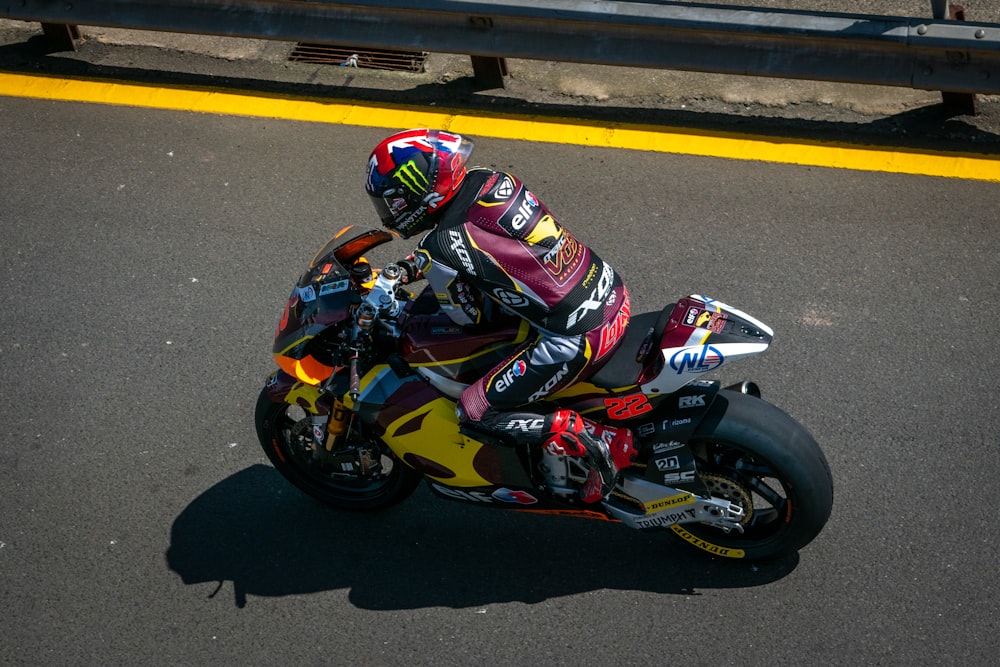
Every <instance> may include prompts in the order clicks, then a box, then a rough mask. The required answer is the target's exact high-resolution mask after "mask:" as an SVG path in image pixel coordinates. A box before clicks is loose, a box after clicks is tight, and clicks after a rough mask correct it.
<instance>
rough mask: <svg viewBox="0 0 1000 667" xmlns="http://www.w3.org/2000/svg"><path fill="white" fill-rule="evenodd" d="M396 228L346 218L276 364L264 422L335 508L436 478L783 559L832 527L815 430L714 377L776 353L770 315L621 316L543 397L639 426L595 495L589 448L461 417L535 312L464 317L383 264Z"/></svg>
mask: <svg viewBox="0 0 1000 667" xmlns="http://www.w3.org/2000/svg"><path fill="white" fill-rule="evenodd" d="M392 238H393V237H392V235H391V234H389V233H388V232H386V231H383V230H378V229H370V228H364V227H356V226H349V227H345V228H344V229H342V230H341V231H340V232H338V233H337V234H336V235H335V236H334V237H333V238H332V239H330V240H329V241H328V242H327V243H326V245H324V246H323V247H322V248H321V249H320V251H319V252H318V253H317V254H316V256H315V257H314V258H313V260H312V261H311V262H310V263H309V266H308V268H307V269H306V271H305V272H304V273H302V275H301V277H300V278H299V280H298V282H297V284H296V286H295V288H294V289H293V291H292V294H291V296H290V298H289V300H288V302H287V304H286V306H285V310H284V313H283V314H282V316H281V320H280V323H279V324H278V327H277V330H276V332H275V339H274V347H273V354H274V357H275V359H276V361H277V363H278V366H279V368H278V369H277V370H275V371H274V372H272V373H271V374H270V375H269V376H268V378H267V381H266V383H265V386H264V387H263V389H262V390H261V392H260V396H259V398H258V401H257V405H256V411H255V422H256V429H257V434H258V437H259V439H260V443H261V446H262V447H263V449H264V452H265V453H266V455H267V457H268V459H269V460H270V461H271V463H272V464H273V465H274V467H275V468H276V469H277V470H278V472H280V473H281V474H282V475H283V476H284V477H285V478H286V479H287V480H288V481H289V482H291V483H292V484H294V485H295V486H296V487H298V488H299V489H301V490H302V491H304V492H305V493H307V494H309V495H311V496H313V497H315V498H317V499H319V500H320V501H322V502H323V503H326V504H328V505H332V506H335V507H339V508H345V509H351V510H374V509H379V508H384V507H388V506H390V505H393V504H395V503H398V502H400V501H402V500H404V499H405V498H406V497H407V496H409V495H410V493H411V492H413V490H414V489H415V488H416V486H417V485H418V484H419V483H420V481H421V480H422V479H426V480H427V482H428V484H429V487H430V489H431V491H433V493H434V494H435V495H437V496H440V497H442V498H445V499H449V500H455V501H460V502H465V503H471V504H475V505H481V506H487V507H493V508H504V509H511V510H519V511H523V512H536V513H550V514H561V515H569V516H580V517H589V518H598V519H604V520H609V521H614V522H619V523H622V524H624V525H625V526H628V527H630V528H634V529H638V530H644V531H648V530H665V531H669V532H671V533H673V534H674V535H676V536H677V537H679V538H680V539H682V540H683V541H684V542H686V543H688V544H690V545H693V546H694V547H697V548H698V549H701V550H702V551H704V552H708V553H710V554H712V555H713V556H719V557H725V558H744V559H770V558H777V557H781V556H785V555H788V554H791V553H793V552H796V551H797V550H799V549H801V548H802V547H804V546H805V545H807V544H808V543H809V542H810V541H812V540H813V538H815V537H816V536H817V535H818V534H819V532H820V531H821V530H822V528H823V526H824V524H825V523H826V521H827V519H828V518H829V516H830V512H831V508H832V504H833V480H832V477H831V474H830V468H829V466H828V464H827V461H826V458H825V457H824V455H823V452H822V450H821V449H820V448H819V446H818V445H817V443H816V441H815V440H814V439H813V437H812V436H811V435H810V434H809V432H808V431H807V430H806V429H805V428H804V427H803V426H801V425H800V424H799V423H798V422H796V421H795V420H794V419H792V418H791V417H790V416H788V415H787V414H786V413H785V412H783V411H782V410H780V409H779V408H777V407H775V406H773V405H771V404H770V403H767V402H765V401H764V400H763V399H761V397H760V390H759V388H758V387H757V386H756V384H754V383H753V382H749V381H742V382H739V383H736V384H732V385H729V386H726V387H722V386H721V383H720V382H719V381H718V380H710V379H706V378H705V377H704V376H705V374H706V373H709V372H711V371H715V370H716V369H718V368H719V367H720V366H722V365H723V364H728V363H729V362H731V361H733V360H735V359H739V358H742V357H747V356H749V355H754V354H759V353H761V352H763V351H764V350H766V349H767V347H768V346H769V345H770V343H771V339H772V336H773V331H772V330H771V329H770V328H768V327H767V326H766V325H765V324H763V323H762V322H759V321H758V320H756V319H754V318H752V317H751V316H749V315H747V314H746V313H743V312H741V311H739V310H737V309H735V308H732V307H730V306H727V305H725V304H723V303H720V302H718V301H715V300H713V299H710V298H708V297H705V296H697V295H692V296H687V297H684V298H681V299H679V300H678V301H676V303H672V304H669V305H667V306H666V307H665V308H664V309H662V310H661V311H659V312H648V313H642V314H639V315H636V316H634V317H631V322H629V321H628V318H629V314H628V313H626V314H625V315H624V318H625V319H624V321H619V322H617V323H614V325H616V326H619V327H621V328H623V329H625V333H624V338H623V340H622V342H621V343H620V345H619V346H618V348H617V349H616V350H615V352H614V353H613V356H612V357H611V359H610V360H609V361H608V362H607V363H606V364H605V365H604V366H603V367H602V368H601V369H600V370H599V371H598V372H597V373H596V374H595V375H593V376H592V377H590V378H589V379H588V380H586V381H582V382H578V383H576V384H574V385H572V386H570V387H569V388H567V389H565V390H563V391H561V392H558V393H555V394H553V395H550V396H548V397H546V398H545V399H544V402H543V404H542V405H540V406H539V410H538V411H539V412H541V413H542V414H545V413H547V412H550V411H551V410H553V409H555V408H556V407H564V408H570V409H573V410H576V411H577V412H579V413H580V414H581V415H583V416H584V417H586V418H587V419H588V420H590V422H591V423H592V424H594V431H595V435H597V436H598V437H605V438H609V439H610V438H612V437H613V436H614V433H615V429H616V428H618V427H622V426H624V427H628V428H630V429H632V430H633V432H634V435H635V444H636V448H637V450H638V456H637V458H636V460H635V462H634V463H633V465H632V466H631V467H629V468H627V469H625V470H623V471H622V472H621V474H620V475H619V476H618V480H617V483H616V485H615V487H614V489H613V491H612V492H611V493H610V494H609V495H608V496H606V497H605V499H604V500H603V501H601V502H600V503H597V504H590V505H583V504H581V503H580V501H579V489H580V488H581V486H582V485H583V484H584V482H585V481H586V479H587V473H588V470H587V468H586V466H585V465H584V464H582V463H581V461H580V460H578V459H576V458H573V457H564V456H558V455H555V454H552V453H549V452H546V451H545V450H544V448H542V447H540V446H524V445H518V444H516V443H514V442H508V441H505V440H502V439H498V438H497V437H496V436H487V435H486V434H484V433H482V432H479V431H477V430H475V429H474V427H468V426H465V427H463V426H460V424H459V422H458V419H457V417H456V413H455V406H456V402H457V400H458V398H459V397H460V395H461V393H462V390H463V389H465V387H466V386H468V384H469V383H471V382H474V381H475V380H477V379H478V378H479V377H481V376H482V375H484V374H485V373H486V372H487V371H488V370H490V369H492V368H493V367H494V366H495V365H496V364H498V363H499V362H500V361H502V360H503V359H506V358H507V357H508V356H509V354H510V352H511V350H512V349H513V347H515V346H517V345H519V344H520V343H523V342H524V341H526V340H529V336H531V335H532V332H531V328H530V325H529V324H528V323H527V322H525V321H523V320H521V319H520V318H516V317H511V318H510V319H509V320H505V319H500V320H494V321H491V322H490V324H489V325H488V326H481V327H461V326H456V325H455V324H454V323H452V321H451V320H450V318H449V317H448V316H447V314H446V313H444V312H442V311H441V309H440V306H439V304H438V300H437V298H436V296H435V294H434V292H433V290H431V289H430V288H429V287H427V288H426V289H424V290H423V291H421V292H411V291H409V289H410V287H411V285H404V281H403V279H402V275H403V272H402V271H401V269H400V267H399V265H397V264H389V265H388V266H386V267H385V268H383V269H382V270H381V271H376V270H373V269H372V267H371V265H370V264H369V262H368V261H367V259H365V254H366V253H367V252H369V251H370V250H371V249H372V248H375V247H376V246H379V245H381V244H383V243H386V242H388V241H390V240H392ZM626 325H627V327H626ZM617 333H618V334H620V333H621V332H620V331H619V332H617Z"/></svg>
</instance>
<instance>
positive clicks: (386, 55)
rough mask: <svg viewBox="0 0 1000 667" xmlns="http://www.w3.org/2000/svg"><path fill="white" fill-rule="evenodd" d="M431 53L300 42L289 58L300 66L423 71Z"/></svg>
mask: <svg viewBox="0 0 1000 667" xmlns="http://www.w3.org/2000/svg"><path fill="white" fill-rule="evenodd" d="M428 55H429V54H428V53H427V52H425V51H394V50H390V49H380V50H372V49H359V48H357V47H356V46H341V45H338V44H311V43H307V42H299V43H298V44H296V45H295V48H294V49H292V53H291V54H290V55H289V56H288V59H289V60H291V61H295V62H300V63H320V64H324V65H342V66H345V67H365V68H368V69H387V70H393V71H397V72H423V71H424V62H425V61H426V60H427V56H428Z"/></svg>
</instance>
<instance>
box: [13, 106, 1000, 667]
mask: <svg viewBox="0 0 1000 667" xmlns="http://www.w3.org/2000/svg"><path fill="white" fill-rule="evenodd" d="M384 134H385V130H383V129H380V128H370V127H357V126H348V125H339V124H328V123H313V122H302V121H291V120H282V119H275V118H267V119H261V118H253V117H237V116H231V115H224V114H218V113H191V112H189V111H183V110H158V109H148V108H135V107H129V106H109V105H99V104H91V103H77V102H65V101H55V100H36V99H24V98H17V97H0V147H2V148H0V151H2V153H0V156H2V159H3V177H2V179H0V201H2V202H3V205H2V206H0V229H2V240H0V258H2V266H3V278H2V280H3V288H2V290H0V312H2V313H3V316H2V320H0V373H2V375H3V377H4V382H3V383H2V384H0V401H2V403H0V405H2V406H3V411H4V425H5V426H6V431H7V437H6V438H5V443H4V445H3V447H2V448H0V498H2V499H3V509H2V511H0V605H2V607H0V609H2V613H0V632H2V636H3V637H4V640H3V642H2V643H0V662H2V663H4V664H26V665H35V664H46V665H50V664H51V665H59V664H68V665H69V664H71V665H79V664H136V663H139V662H144V663H147V664H262V665H263V664H351V665H355V664H357V665H368V664H370V665H398V664H428V665H429V664H435V665H441V664H443V665H460V664H480V663H481V664H497V665H524V664H583V665H597V664H625V665H646V664H650V665H652V664H724V665H725V664H732V665H745V664H803V663H817V662H819V663H824V664H845V665H846V664H852V665H853V664H899V665H904V664H905V665H909V664H956V665H959V664H961V665H979V664H983V665H985V664H993V662H994V661H995V658H996V655H997V654H998V651H1000V640H998V638H997V637H998V630H1000V628H998V620H997V614H996V602H995V600H996V598H997V595H998V594H1000V574H998V572H997V568H996V562H997V557H996V552H997V548H998V530H997V527H996V523H995V520H994V519H993V517H992V509H993V507H994V504H995V498H996V491H997V481H996V480H997V478H998V473H1000V453H998V451H1000V450H998V445H1000V440H998V436H997V433H998V432H1000V416H998V415H1000V390H998V389H997V383H996V379H995V373H994V368H995V360H996V350H997V344H996V333H995V330H996V326H995V323H996V322H997V321H998V319H1000V312H998V310H1000V307H998V305H997V304H998V303H1000V298H998V297H1000V294H998V291H1000V289H998V283H997V279H996V278H997V275H998V269H1000V266H998V264H1000V242H998V237H997V234H996V229H995V225H996V202H997V200H998V194H1000V190H998V185H997V184H996V183H993V182H988V181H984V180H969V179H963V178H943V177H936V176H923V175H913V174H901V173H884V172H880V171H877V170H876V171H868V170H858V169H833V168H825V167H818V166H809V165H793V164H780V163H765V162H758V161H749V160H746V159H720V158H715V157H706V156H703V155H684V154H676V153H670V152H655V151H641V150H625V149H621V148H609V147H597V146H581V145H568V144H559V143H548V142H545V143H542V142H539V141H533V140H531V137H525V138H523V139H520V140H510V139H497V138H491V137H489V136H485V137H482V138H480V139H479V141H478V143H477V152H476V155H477V157H478V159H479V161H480V163H482V164H486V165H489V166H493V167H497V168H501V169H507V170H510V171H512V172H513V173H516V174H518V175H519V176H521V177H522V178H523V179H524V180H525V181H526V182H527V183H528V184H529V185H530V186H531V187H532V189H533V191H535V192H536V193H537V194H538V195H539V196H541V197H542V198H543V199H544V200H545V201H546V202H547V203H548V204H549V206H550V207H551V208H552V209H553V210H554V211H555V212H556V214H557V215H558V216H559V217H560V218H561V219H563V220H564V221H565V222H566V224H567V225H568V226H570V227H571V228H572V229H573V230H574V231H575V232H576V233H577V235H578V236H579V237H581V238H582V239H584V240H585V241H587V242H589V243H590V244H592V245H593V246H595V247H597V248H599V249H600V250H601V253H602V255H603V256H604V257H605V258H606V259H608V260H609V261H610V262H611V263H613V264H614V265H615V266H616V267H618V268H619V269H620V270H621V272H622V273H623V274H624V275H625V278H626V281H627V282H628V284H629V285H630V287H631V291H632V293H633V297H634V300H635V310H634V311H633V312H638V311H640V310H650V309H654V308H658V307H659V306H660V305H662V304H663V303H664V302H666V301H668V300H671V299H673V298H675V297H677V296H679V295H681V294H685V293H692V292H700V293H705V294H709V295H712V296H714V297H716V298H718V299H720V300H722V301H725V302H727V303H730V304H732V305H735V306H737V307H740V308H741V309H743V310H746V311H747V312H749V313H751V314H753V315H755V316H757V317H759V318H760V319H762V320H764V321H765V322H767V323H768V324H770V325H771V326H773V328H774V329H775V331H776V334H777V336H776V339H775V343H774V345H773V347H772V348H771V350H769V351H768V353H767V354H765V355H763V356H761V357H758V358H756V359H754V360H752V361H748V362H743V363H742V364H739V365H733V366H732V367H724V368H723V370H722V372H721V373H720V377H721V379H723V380H725V381H727V382H728V381H731V380H737V379H743V378H750V379H754V380H756V381H757V382H759V383H760V384H761V385H762V387H763V389H764V392H765V397H766V398H767V399H769V400H771V401H772V402H774V403H776V404H777V405H779V406H781V407H783V408H784V409H786V410H787V411H788V412H790V413H791V414H792V415H793V416H795V417H796V418H797V419H799V420H800V421H802V423H803V424H805V425H806V426H807V427H808V428H809V429H810V430H811V431H812V432H813V434H814V435H815V436H816V438H817V440H818V441H819V442H820V443H821V445H822V446H823V447H824V450H825V451H826V453H827V456H828V458H829V460H830V463H831V467H832V469H833V474H834V479H835V488H836V505H835V508H834V513H833V516H832V518H831V520H830V522H829V524H828V525H827V528H826V529H825V530H824V532H823V533H822V534H821V535H820V536H819V538H818V539H817V540H816V541H815V542H814V543H813V544H811V545H810V546H808V547H807V548H805V549H804V550H803V551H802V552H801V553H800V554H799V555H798V556H796V557H793V558H789V559H787V560H784V561H781V562H776V563H765V564H750V563H742V562H730V561H720V560H713V559H711V558H708V557H706V556H704V555H702V554H700V553H698V552H695V551H693V550H691V549H690V548H689V547H687V546H686V545H683V544H680V543H678V542H676V541H672V540H671V539H669V538H668V537H667V536H666V535H660V534H653V535H646V534H638V533H633V532H630V531H627V530H626V529H623V528H621V527H619V526H614V525H609V524H604V523H599V522H588V521H583V520H574V519H558V518H552V517H535V516H520V515H515V514H512V513H502V512H490V511H487V510H485V509H480V508H474V507H468V506H464V505H460V504H456V503H448V502H445V501H441V500H437V499H435V498H432V497H431V496H430V494H429V493H428V492H427V491H426V490H424V489H422V488H421V489H420V490H418V492H417V493H415V494H414V496H412V497H411V498H410V499H409V500H408V501H407V502H406V503H404V504H402V505H401V506H399V507H397V508H394V509H392V510H389V511H386V512H382V513H378V514H375V515H356V514H348V513H343V512H337V511H332V510H328V509H325V508H322V507H320V506H317V504H315V503H314V502H312V501H310V500H309V499H307V498H305V497H303V496H302V495H301V494H299V493H298V492H297V491H295V490H294V489H292V488H291V487H290V486H289V485H288V484H286V483H285V482H284V481H283V480H282V479H281V478H280V477H279V476H278V475H277V474H276V473H275V472H274V471H273V470H272V469H271V468H270V466H268V465H267V463H266V460H265V458H264V456H263V454H262V453H261V451H260V450H259V447H258V445H257V444H256V441H255V436H254V432H253V424H252V412H253V404H254V400H255V398H256V394H257V391H258V389H259V387H260V386H261V383H262V382H263V379H264V377H265V375H266V374H267V373H268V372H269V370H270V369H271V368H272V362H271V360H270V358H269V348H270V337H271V334H272V332H273V327H274V324H275V322H276V321H277V318H278V316H279V314H280V309H281V307H282V306H283V303H284V300H285V298H286V297H287V295H288V293H289V291H290V289H291V286H292V283H293V282H294V280H295V279H296V277H297V275H298V273H299V271H300V270H301V268H302V267H303V266H304V264H305V263H306V262H307V261H308V259H309V258H310V257H311V256H312V253H313V252H314V250H315V249H316V248H317V247H319V245H321V244H322V243H323V241H324V240H325V239H326V237H327V236H328V235H329V234H331V233H332V232H333V231H335V230H336V229H337V228H339V227H340V226H341V225H343V224H347V223H357V222H366V221H367V222H372V221H373V216H372V213H371V210H370V205H369V204H368V202H367V201H366V199H365V197H364V195H363V192H362V190H361V177H362V173H363V165H364V163H365V160H366V158H367V155H368V151H369V150H370V149H371V147H372V146H373V145H374V143H375V142H377V141H378V140H379V139H380V138H381V137H382V136H384ZM408 250H409V248H408V247H406V246H405V245H404V244H402V243H400V242H396V243H394V244H393V247H392V248H391V249H387V250H386V252H385V253H384V256H382V257H376V258H375V259H376V260H388V259H391V258H392V257H394V256H396V255H398V254H402V253H406V252H408Z"/></svg>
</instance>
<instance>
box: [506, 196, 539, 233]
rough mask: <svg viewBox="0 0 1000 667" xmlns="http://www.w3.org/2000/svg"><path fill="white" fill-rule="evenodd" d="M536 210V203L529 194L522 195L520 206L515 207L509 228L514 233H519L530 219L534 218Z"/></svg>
mask: <svg viewBox="0 0 1000 667" xmlns="http://www.w3.org/2000/svg"><path fill="white" fill-rule="evenodd" d="M537 208H538V201H537V200H536V199H535V198H534V197H532V196H531V193H530V192H527V191H526V192H525V193H524V199H523V200H522V201H521V205H520V206H518V207H517V213H516V214H515V215H514V218H513V219H512V220H511V221H510V226H511V227H513V228H514V229H515V230H516V231H521V230H522V229H524V227H525V225H527V224H528V223H529V222H531V219H532V218H533V217H534V216H535V213H536V212H537Z"/></svg>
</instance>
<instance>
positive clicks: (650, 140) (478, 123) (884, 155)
mask: <svg viewBox="0 0 1000 667" xmlns="http://www.w3.org/2000/svg"><path fill="white" fill-rule="evenodd" d="M0 95H6V96H11V97H29V98H37V99H46V100H60V101H72V102H93V103H100V104H115V105H125V106H136V107H149V108H155V109H172V110H178V111H194V112H201V113H215V114H225V115H235V116H255V117H265V118H282V119H286V120H298V121H307V122H313V123H333V124H338V125H355V126H362V127H384V128H391V129H403V128H410V127H438V128H442V129H448V130H451V131H453V132H458V133H464V134H469V135H471V136H480V137H494V138H497V139H515V140H528V141H542V142H551V143H559V144H573V145H580V146H601V147H605V148H621V149H630V150H643V151H657V152H663V153H679V154H684V155H699V156H705V157H719V158H731V159H739V160H757V161H763V162H778V163H784V164H796V165H808V166H815V167H833V168H840V169H856V170H862V171H881V172H891V173H900V174H918V175H925V176H941V177H947V178H961V179H968V180H979V181H992V182H1000V155H982V154H977V153H961V152H943V151H928V150H908V149H903V148H890V147H880V146H866V145H859V144H850V143H846V142H844V143H837V142H813V141H807V140H801V139H791V138H780V137H766V136H753V135H743V134H737V133H726V132H706V131H702V130H694V129H686V128H680V127H666V126H655V125H639V124H627V123H605V124H601V123H597V122H589V121H581V120H575V119H571V118H552V117H545V116H531V115H516V114H497V113H489V112H484V111H478V110H477V111H462V110H459V109H436V108H431V107H413V106H400V105H390V104H374V103H362V102H352V101H345V100H332V99H330V100H327V99H321V98H309V97H289V96H279V95H270V94H266V93H241V92H230V91H224V90H215V89H197V88H174V87H168V86H150V85H142V84H136V83H125V82H116V81H94V80H87V79H70V78H58V77H47V76H27V75H22V74H12V73H3V72H0Z"/></svg>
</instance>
